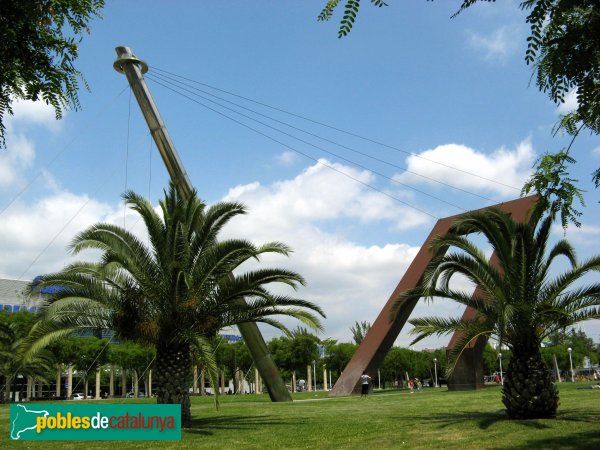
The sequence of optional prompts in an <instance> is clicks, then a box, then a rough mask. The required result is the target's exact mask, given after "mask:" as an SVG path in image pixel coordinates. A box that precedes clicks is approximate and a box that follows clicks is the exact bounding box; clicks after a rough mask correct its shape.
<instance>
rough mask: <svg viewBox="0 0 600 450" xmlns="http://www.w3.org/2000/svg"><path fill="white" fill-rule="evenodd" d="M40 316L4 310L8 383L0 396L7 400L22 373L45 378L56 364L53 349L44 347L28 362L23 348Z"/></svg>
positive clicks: (0, 371) (3, 370)
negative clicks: (50, 350)
mask: <svg viewBox="0 0 600 450" xmlns="http://www.w3.org/2000/svg"><path fill="white" fill-rule="evenodd" d="M36 320H37V317H36V315H35V314H33V313H31V312H28V311H19V312H16V313H8V312H7V311H4V310H0V377H1V378H3V381H4V383H3V384H2V385H1V386H2V388H1V390H0V392H2V391H4V395H3V396H2V397H0V398H2V399H3V401H4V402H9V401H10V393H11V390H12V386H13V383H14V381H15V378H16V377H17V376H18V375H23V376H26V377H28V376H32V377H37V378H41V379H44V378H45V377H46V376H47V375H48V372H49V370H50V368H51V367H52V365H53V364H54V358H53V355H52V353H51V352H49V351H47V350H42V351H39V352H37V353H36V354H35V355H34V356H33V358H32V359H30V360H28V361H24V360H23V357H22V349H23V346H24V345H25V339H26V337H27V334H28V333H29V331H30V329H31V327H32V326H33V325H34V324H35V321H36Z"/></svg>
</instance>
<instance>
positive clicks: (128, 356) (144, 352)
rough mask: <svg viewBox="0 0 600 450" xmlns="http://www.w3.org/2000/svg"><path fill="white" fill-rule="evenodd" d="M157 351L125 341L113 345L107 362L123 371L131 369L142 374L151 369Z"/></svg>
mask: <svg viewBox="0 0 600 450" xmlns="http://www.w3.org/2000/svg"><path fill="white" fill-rule="evenodd" d="M155 356H156V351H155V350H154V347H152V346H148V345H140V344H137V343H135V342H129V341H123V342H121V343H119V344H112V345H111V346H110V348H109V352H108V358H107V362H110V363H111V364H114V365H116V366H119V367H121V368H123V369H131V370H135V371H137V373H138V374H140V375H141V374H142V373H145V372H147V371H148V369H149V368H150V367H151V365H152V362H153V361H154V357H155Z"/></svg>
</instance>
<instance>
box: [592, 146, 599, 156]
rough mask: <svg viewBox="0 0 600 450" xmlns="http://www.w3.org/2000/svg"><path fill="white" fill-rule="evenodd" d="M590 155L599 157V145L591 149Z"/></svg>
mask: <svg viewBox="0 0 600 450" xmlns="http://www.w3.org/2000/svg"><path fill="white" fill-rule="evenodd" d="M592 155H594V156H600V145H599V146H598V147H594V148H593V149H592Z"/></svg>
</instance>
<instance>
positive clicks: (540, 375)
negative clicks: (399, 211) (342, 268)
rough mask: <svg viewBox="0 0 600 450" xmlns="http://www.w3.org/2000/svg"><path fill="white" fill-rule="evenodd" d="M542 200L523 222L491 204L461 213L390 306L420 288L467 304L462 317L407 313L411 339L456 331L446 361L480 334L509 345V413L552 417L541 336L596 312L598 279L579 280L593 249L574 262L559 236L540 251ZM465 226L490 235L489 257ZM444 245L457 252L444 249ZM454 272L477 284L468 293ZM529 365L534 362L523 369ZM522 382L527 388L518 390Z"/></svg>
mask: <svg viewBox="0 0 600 450" xmlns="http://www.w3.org/2000/svg"><path fill="white" fill-rule="evenodd" d="M543 207H544V204H543V203H538V204H537V207H536V209H534V211H532V212H531V217H530V219H529V221H527V222H525V223H520V222H517V221H515V220H514V219H513V218H512V217H511V216H510V215H509V214H507V213H505V212H502V211H500V210H496V209H490V210H486V211H484V212H474V213H466V214H463V215H462V216H461V217H460V218H459V219H458V220H457V221H456V223H455V225H454V227H453V229H452V230H451V231H450V232H449V233H447V234H446V235H442V236H437V237H436V238H435V239H434V240H433V241H432V243H431V247H430V250H431V252H432V254H434V255H437V256H435V257H434V258H433V259H432V260H431V262H430V264H429V265H428V267H427V269H426V271H425V274H424V275H423V281H422V284H421V285H420V286H417V287H416V288H414V289H410V290H408V291H405V292H403V293H402V294H401V295H400V296H399V299H398V301H397V302H396V303H395V305H394V307H393V314H397V312H398V311H399V310H400V308H401V306H402V304H403V302H404V301H406V300H407V299H412V298H414V297H415V296H417V297H421V296H423V297H427V298H429V299H432V298H433V297H440V298H447V299H450V300H454V301H456V302H458V303H460V304H462V305H464V306H467V307H471V308H473V309H474V310H475V311H476V313H475V315H474V317H473V318H471V319H468V320H463V319H462V318H440V317H423V318H417V319H412V320H410V321H409V322H410V323H411V324H412V325H413V326H414V329H413V330H412V333H413V334H416V335H417V337H416V338H415V340H414V341H413V342H417V341H419V340H421V339H423V338H425V337H428V336H434V335H438V336H439V335H445V334H448V333H452V332H457V331H458V332H460V336H461V337H460V338H459V339H458V342H457V345H456V346H455V347H454V348H453V349H452V350H451V351H450V354H449V359H450V367H452V366H453V365H455V363H456V361H457V359H458V357H459V356H460V354H461V352H462V350H463V349H464V348H465V347H466V346H467V345H468V344H469V343H470V342H472V341H474V340H475V339H477V338H479V337H481V336H485V337H488V338H490V337H492V338H494V339H495V340H497V341H498V342H499V343H500V345H505V346H507V347H508V348H509V349H510V350H511V351H512V359H511V361H510V367H509V368H508V371H509V372H511V373H512V376H511V378H510V379H509V380H508V382H507V383H505V386H504V394H505V395H504V398H503V401H504V402H505V405H506V406H507V413H508V414H509V417H511V418H525V417H552V416H553V415H554V414H555V413H556V407H557V401H558V397H557V395H556V392H555V390H554V388H553V387H552V384H551V381H550V374H549V372H548V369H547V367H545V365H544V364H543V361H542V357H541V354H540V344H541V343H542V341H543V340H544V339H546V338H547V337H548V336H551V335H553V334H554V333H556V332H557V331H560V330H562V329H564V328H566V327H568V326H571V325H573V324H575V323H578V322H581V321H584V320H588V319H596V318H600V283H597V282H591V283H590V284H587V285H585V284H584V285H580V284H579V283H580V280H581V279H582V278H584V277H586V275H593V274H594V273H597V272H600V256H594V257H592V258H590V259H589V260H587V261H583V262H577V259H576V255H575V251H574V249H573V248H572V247H571V245H570V244H569V243H568V241H566V240H565V239H563V240H561V241H559V242H557V243H556V244H555V245H554V246H552V247H551V248H550V249H549V251H546V250H547V247H548V241H549V238H550V230H551V226H552V218H553V214H552V213H551V212H550V213H549V214H547V215H545V212H546V211H545V210H544V208H543ZM470 233H479V234H481V235H483V237H484V238H485V239H486V240H487V241H488V242H489V244H490V245H491V247H492V249H493V251H494V253H495V257H496V258H493V259H495V260H496V261H494V263H493V264H492V263H491V262H490V259H489V257H488V256H487V255H486V253H485V252H484V251H483V250H482V249H480V248H478V247H477V246H476V245H474V244H473V243H472V242H471V241H470V240H469V239H468V238H466V237H464V236H463V235H464V234H470ZM450 247H452V248H454V249H456V250H458V252H456V253H450V254H445V252H446V249H448V248H450ZM558 257H563V258H564V259H566V262H568V264H569V267H567V269H565V270H563V271H562V272H561V273H559V274H558V275H557V276H555V277H551V274H552V273H553V270H554V269H553V267H554V263H555V262H556V260H557V258H558ZM456 276H462V277H465V278H466V279H467V280H468V281H469V282H470V283H471V284H472V285H474V286H475V287H477V288H478V289H477V290H476V291H475V294H471V292H467V291H463V290H458V289H456V288H454V287H453V286H451V280H452V279H453V278H455V277H456ZM575 284H577V287H574V285H575ZM528 365H529V366H530V367H532V368H535V370H533V369H532V371H529V372H528V371H527V367H528ZM532 377H534V378H532ZM527 386H531V389H530V390H528V391H527V392H525V390H526V389H527ZM507 387H508V389H507ZM537 389H539V391H538V390H537ZM534 397H535V398H534ZM530 398H531V402H529V399H530ZM546 400H547V401H546ZM514 402H516V403H514Z"/></svg>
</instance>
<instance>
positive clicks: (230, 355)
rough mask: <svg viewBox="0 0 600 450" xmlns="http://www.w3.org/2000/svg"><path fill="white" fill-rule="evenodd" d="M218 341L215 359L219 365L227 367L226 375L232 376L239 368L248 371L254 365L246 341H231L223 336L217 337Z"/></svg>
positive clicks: (223, 367) (222, 367)
mask: <svg viewBox="0 0 600 450" xmlns="http://www.w3.org/2000/svg"><path fill="white" fill-rule="evenodd" d="M216 342H217V344H216V352H215V359H216V362H217V366H218V367H219V368H221V369H225V376H226V377H228V378H232V377H233V376H234V374H235V371H236V370H237V369H240V370H241V371H242V372H244V373H246V372H248V371H249V370H250V369H251V368H252V366H253V365H254V361H252V356H251V355H250V351H249V350H248V347H247V346H246V343H245V342H244V341H237V342H229V341H228V340H227V339H225V338H223V337H217V338H216Z"/></svg>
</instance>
